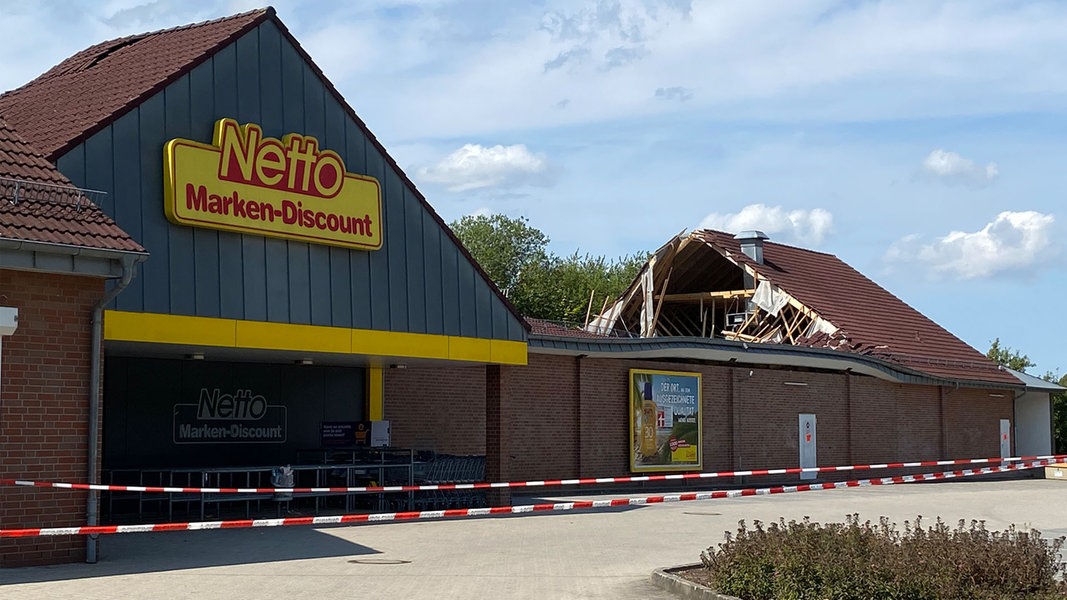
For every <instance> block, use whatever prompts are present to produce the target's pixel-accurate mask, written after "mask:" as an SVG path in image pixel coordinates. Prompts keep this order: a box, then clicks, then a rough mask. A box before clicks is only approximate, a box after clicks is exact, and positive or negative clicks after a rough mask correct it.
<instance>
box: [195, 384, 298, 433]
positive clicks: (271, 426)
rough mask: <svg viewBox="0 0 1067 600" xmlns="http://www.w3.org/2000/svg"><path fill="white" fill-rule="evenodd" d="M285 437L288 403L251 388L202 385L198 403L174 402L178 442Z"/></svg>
mask: <svg viewBox="0 0 1067 600" xmlns="http://www.w3.org/2000/svg"><path fill="white" fill-rule="evenodd" d="M285 438H286V408H285V406H281V405H275V404H268V403H267V399H266V398H265V397H264V396H262V395H260V394H256V393H253V391H252V390H250V389H245V388H240V389H237V390H235V391H234V392H233V393H232V394H231V393H223V392H222V390H220V389H219V388H201V389H200V396H199V398H198V399H197V403H196V404H175V405H174V443H175V444H222V443H227V444H233V443H255V444H282V443H285Z"/></svg>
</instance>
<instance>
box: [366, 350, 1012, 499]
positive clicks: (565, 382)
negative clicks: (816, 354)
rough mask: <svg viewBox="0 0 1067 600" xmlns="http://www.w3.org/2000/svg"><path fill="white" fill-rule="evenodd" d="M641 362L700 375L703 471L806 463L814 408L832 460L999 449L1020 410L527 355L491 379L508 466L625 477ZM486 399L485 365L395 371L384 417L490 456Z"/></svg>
mask: <svg viewBox="0 0 1067 600" xmlns="http://www.w3.org/2000/svg"><path fill="white" fill-rule="evenodd" d="M631 368H643V369H657V370H669V371H688V372H699V373H701V374H702V387H703V389H702V405H703V406H702V411H703V430H702V435H703V452H704V470H705V471H718V470H730V469H758V468H777V467H791V466H797V463H798V446H799V440H798V437H799V434H798V427H797V422H798V417H797V416H798V414H800V413H815V414H816V415H817V418H818V437H817V443H818V448H817V454H818V461H819V465H822V466H827V465H844V464H863V463H872V462H883V461H896V460H936V459H942V458H973V457H989V456H999V454H1000V445H999V440H998V435H999V431H1000V430H999V426H1000V424H999V420H1000V419H1011V418H1012V398H1013V395H1012V394H1011V393H1010V392H1009V391H1004V390H1000V391H998V390H988V389H968V388H959V389H956V388H954V387H939V386H934V385H905V384H898V383H891V382H887V381H882V380H880V379H875V378H872V377H867V376H860V375H851V374H844V373H822V372H810V371H790V370H785V369H771V368H749V367H728V366H717V365H693V364H685V363H672V362H655V361H648V360H642V361H634V360H621V359H600V358H597V359H594V358H578V357H571V356H552V355H544V354H531V355H530V362H529V365H528V366H525V367H501V370H502V371H504V372H505V373H506V376H505V377H503V378H493V380H494V381H495V380H498V379H502V380H503V381H505V382H506V383H505V385H504V386H503V387H504V390H503V393H504V396H505V397H504V398H503V399H502V400H501V402H500V406H501V412H502V415H501V417H500V419H501V421H502V423H503V424H502V425H501V427H500V429H501V430H502V432H503V436H502V443H501V454H502V455H501V456H498V457H496V458H497V459H498V460H499V461H500V463H501V464H502V465H503V466H502V469H501V471H502V472H504V473H507V475H508V477H509V478H510V479H512V480H527V479H542V478H559V477H563V478H566V477H593V476H603V477H607V476H620V475H627V474H629V462H628V448H629V422H628V420H627V419H628V416H627V405H628V398H629V397H628V393H629V392H628V377H629V369H631ZM750 373H751V375H750ZM786 381H790V382H798V383H806V384H807V385H806V386H795V385H785V382H786ZM993 394H997V396H999V397H996V396H994V395H993ZM485 401H486V369H485V368H484V367H471V368H466V369H421V368H409V369H406V370H403V371H388V372H387V373H386V377H385V414H386V418H387V419H390V421H391V422H392V423H393V427H392V434H393V443H394V444H396V445H398V446H401V447H416V448H424V449H434V450H436V451H438V452H445V453H454V454H468V453H480V452H484V450H485V447H486V446H485V443H484V440H485V439H486V435H487V431H486V426H485V410H484V409H485ZM492 462H493V460H492V459H488V460H487V464H489V463H492Z"/></svg>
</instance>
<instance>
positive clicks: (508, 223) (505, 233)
mask: <svg viewBox="0 0 1067 600" xmlns="http://www.w3.org/2000/svg"><path fill="white" fill-rule="evenodd" d="M449 227H451V228H452V231H453V232H455V234H456V237H458V238H459V239H460V241H461V242H463V245H464V246H466V247H467V250H468V251H470V253H471V256H473V257H474V260H476V261H478V264H480V265H481V266H482V268H483V269H485V273H486V274H487V275H489V278H490V279H492V280H493V283H495V284H496V285H497V287H498V288H500V290H501V291H502V292H504V295H506V296H511V295H512V294H513V293H514V291H515V290H516V289H517V288H518V287H519V286H520V285H521V284H522V280H523V277H524V276H525V275H526V274H527V272H528V271H529V270H530V269H531V268H536V267H537V266H538V265H540V264H542V263H543V262H544V261H546V260H547V258H548V254H547V252H546V250H545V248H546V247H547V246H548V241H549V240H548V236H546V235H545V234H544V233H542V232H541V231H540V230H539V229H537V228H535V227H531V226H530V224H529V222H528V221H527V220H526V219H525V218H524V217H517V218H514V219H512V218H509V217H506V216H504V215H477V216H472V215H468V216H466V217H463V218H462V219H460V220H458V221H453V222H452V223H451V224H450V225H449Z"/></svg>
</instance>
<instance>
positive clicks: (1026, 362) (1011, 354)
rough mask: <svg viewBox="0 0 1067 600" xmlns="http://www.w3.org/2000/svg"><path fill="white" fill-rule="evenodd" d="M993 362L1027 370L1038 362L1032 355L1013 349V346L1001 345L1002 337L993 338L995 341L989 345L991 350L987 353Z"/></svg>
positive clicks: (1017, 369)
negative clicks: (1031, 358)
mask: <svg viewBox="0 0 1067 600" xmlns="http://www.w3.org/2000/svg"><path fill="white" fill-rule="evenodd" d="M985 355H986V356H988V357H989V358H990V359H991V360H993V362H995V363H997V364H998V365H1002V366H1005V367H1008V368H1009V369H1014V370H1016V371H1025V370H1026V369H1027V367H1033V366H1035V365H1036V363H1035V362H1034V361H1032V360H1030V357H1029V356H1027V355H1025V354H1020V353H1019V352H1017V351H1015V350H1012V349H1011V348H1009V347H1007V346H1004V347H1003V348H1002V347H1001V346H1000V338H997V339H995V340H993V343H992V344H990V346H989V352H986V353H985Z"/></svg>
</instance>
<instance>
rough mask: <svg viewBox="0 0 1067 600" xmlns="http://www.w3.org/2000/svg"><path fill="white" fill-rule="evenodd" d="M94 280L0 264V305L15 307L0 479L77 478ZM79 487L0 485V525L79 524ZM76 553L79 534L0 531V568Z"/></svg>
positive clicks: (1, 384) (5, 372) (83, 458)
mask: <svg viewBox="0 0 1067 600" xmlns="http://www.w3.org/2000/svg"><path fill="white" fill-rule="evenodd" d="M103 294H104V285H103V281H102V280H100V279H96V278H89V277H79V276H70V275H48V274H40V273H30V272H21V271H9V270H0V305H3V306H14V307H17V308H18V309H19V327H18V330H17V331H16V332H15V334H14V335H12V336H10V337H7V338H4V340H3V361H2V363H0V364H2V371H0V478H16V479H34V480H49V481H85V480H86V470H87V469H86V465H87V460H88V449H87V440H88V434H87V422H88V414H89V365H90V347H89V345H90V319H91V312H92V307H93V305H94V304H95V303H96V302H97V301H99V299H100V298H101V297H102V296H103ZM85 503H86V496H85V493H83V492H71V491H66V490H47V489H39V488H25V487H5V488H0V528H4V529H8V528H21V527H67V526H74V525H84V524H85V519H86V517H85ZM84 559H85V539H84V538H83V537H82V536H60V537H43V538H29V539H4V540H0V567H15V566H24V565H39V564H55V563H60V562H72V561H79V560H84Z"/></svg>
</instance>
